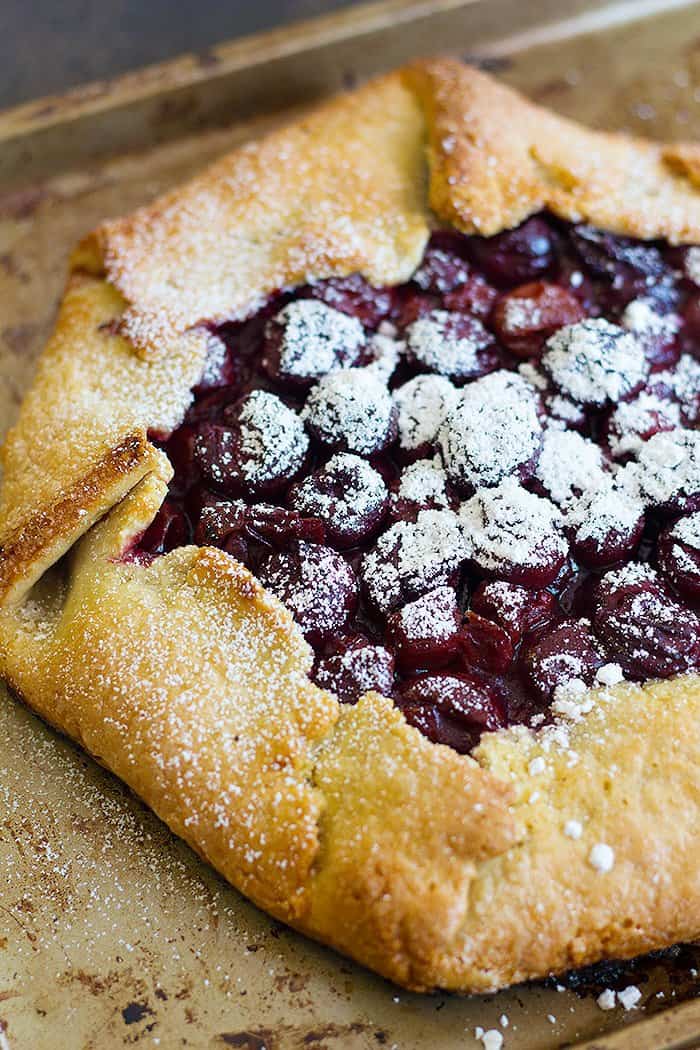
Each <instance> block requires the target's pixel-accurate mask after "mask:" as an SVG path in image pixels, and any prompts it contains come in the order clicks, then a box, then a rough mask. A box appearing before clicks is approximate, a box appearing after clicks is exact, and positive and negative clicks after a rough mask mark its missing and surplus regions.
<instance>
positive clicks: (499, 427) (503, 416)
mask: <svg viewBox="0 0 700 1050" xmlns="http://www.w3.org/2000/svg"><path fill="white" fill-rule="evenodd" d="M541 436H542V427H541V426H540V421H539V419H538V416H537V396H536V394H535V392H534V391H533V388H532V386H530V384H529V383H528V382H527V381H526V380H524V379H523V378H522V376H519V375H517V374H515V373H513V372H506V371H500V372H493V373H492V374H491V375H488V376H484V378H483V379H479V380H477V381H476V382H475V383H470V384H469V386H467V387H466V388H465V390H464V392H463V393H462V396H461V398H460V399H459V401H458V402H457V403H456V404H455V406H454V408H453V409H452V411H451V412H450V413H449V414H448V416H447V418H446V419H445V422H444V423H443V425H442V427H441V428H440V433H439V436H438V442H439V445H440V448H441V451H442V456H443V459H444V462H445V467H446V469H447V474H448V477H449V478H450V479H451V480H452V481H454V482H455V484H457V485H461V486H462V487H467V488H468V487H473V488H479V487H480V486H482V485H487V486H489V485H498V484H499V482H500V481H502V480H503V478H505V477H507V476H508V475H510V474H515V473H516V472H517V471H520V470H521V469H522V468H524V467H525V466H526V464H528V463H529V461H530V460H533V459H534V457H535V456H536V455H537V453H538V451H539V447H540V441H541Z"/></svg>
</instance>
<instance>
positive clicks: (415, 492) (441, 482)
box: [397, 456, 449, 507]
mask: <svg viewBox="0 0 700 1050" xmlns="http://www.w3.org/2000/svg"><path fill="white" fill-rule="evenodd" d="M446 486H447V475H446V474H445V469H444V467H443V466H442V463H441V461H440V457H439V456H435V457H434V458H433V459H417V460H416V461H415V463H409V465H408V466H407V467H404V468H403V470H402V471H401V477H400V478H399V488H398V493H397V495H398V496H399V497H400V498H401V499H405V500H410V501H411V502H413V503H419V504H424V503H429V504H431V505H433V506H436V507H447V506H448V505H449V499H448V496H447V488H446Z"/></svg>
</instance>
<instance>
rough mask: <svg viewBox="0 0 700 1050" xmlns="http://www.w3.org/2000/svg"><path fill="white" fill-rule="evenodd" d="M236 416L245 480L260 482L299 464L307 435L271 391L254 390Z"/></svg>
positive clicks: (293, 469)
mask: <svg viewBox="0 0 700 1050" xmlns="http://www.w3.org/2000/svg"><path fill="white" fill-rule="evenodd" d="M238 419H239V427H240V444H239V452H240V466H241V473H242V474H243V476H244V477H245V478H246V480H247V481H249V482H250V483H251V484H254V485H260V484H264V483H265V482H266V481H272V480H274V479H276V478H278V477H280V476H289V477H291V476H292V475H293V474H295V473H296V472H297V471H298V470H299V469H300V468H301V465H302V463H303V462H304V457H305V455H306V452H307V449H308V447H309V439H308V437H307V435H306V434H305V433H304V428H303V426H302V423H301V420H300V419H299V416H298V415H297V414H296V412H293V411H292V409H291V408H288V407H287V405H285V404H284V402H283V401H281V400H280V399H279V398H278V397H277V396H276V395H275V394H271V393H269V391H267V390H254V391H253V392H252V393H251V394H249V395H248V397H247V398H246V399H245V401H244V402H243V404H242V406H241V410H240V414H239V417H238Z"/></svg>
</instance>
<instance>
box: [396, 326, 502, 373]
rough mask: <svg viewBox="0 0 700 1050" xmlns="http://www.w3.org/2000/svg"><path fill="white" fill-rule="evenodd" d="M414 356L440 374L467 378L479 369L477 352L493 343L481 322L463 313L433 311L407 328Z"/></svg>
mask: <svg viewBox="0 0 700 1050" xmlns="http://www.w3.org/2000/svg"><path fill="white" fill-rule="evenodd" d="M406 343H407V347H408V350H409V352H410V353H411V355H412V356H413V358H414V359H415V360H416V361H417V362H418V364H420V365H422V366H423V367H424V368H428V369H429V370H430V371H431V372H437V373H438V374H439V375H444V376H455V377H458V378H467V377H469V376H473V375H477V374H478V373H479V372H480V371H482V368H481V365H480V362H479V352H480V351H481V350H485V349H486V348H487V347H489V346H491V345H492V343H493V336H492V335H491V333H490V332H488V331H487V330H486V329H485V328H484V326H483V325H482V324H481V322H480V321H477V320H476V318H474V317H469V316H467V315H465V314H457V315H455V314H450V313H449V312H448V311H447V310H433V311H432V312H431V313H429V314H428V315H427V317H421V318H419V319H418V320H417V321H414V322H413V324H411V325H409V326H408V328H407V329H406Z"/></svg>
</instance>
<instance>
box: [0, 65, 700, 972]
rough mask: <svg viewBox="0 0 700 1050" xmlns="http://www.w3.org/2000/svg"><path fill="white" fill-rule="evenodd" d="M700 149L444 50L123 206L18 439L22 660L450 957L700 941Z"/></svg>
mask: <svg viewBox="0 0 700 1050" xmlns="http://www.w3.org/2000/svg"><path fill="white" fill-rule="evenodd" d="M426 155H427V187H426ZM698 171H700V148H698V147H695V146H692V145H678V146H673V147H663V146H655V145H652V144H650V143H644V142H640V141H637V140H632V139H628V138H625V137H622V136H612V135H604V134H601V133H594V132H588V131H585V130H584V129H582V128H579V127H578V126H576V125H573V124H571V123H569V122H567V121H564V120H562V119H561V118H558V117H555V116H554V115H552V114H549V113H547V112H546V111H543V110H541V109H538V108H537V107H534V106H532V105H531V104H530V103H528V102H526V101H525V100H524V99H521V98H520V97H519V96H517V95H514V94H512V93H511V92H509V91H508V90H507V89H506V88H503V87H501V86H500V85H498V84H497V83H495V82H494V81H492V80H490V79H489V78H487V77H484V76H483V75H481V74H480V73H477V72H476V71H474V70H470V69H468V68H467V67H464V66H461V65H458V64H456V63H452V62H448V61H438V62H432V63H430V62H428V63H419V64H417V65H415V66H413V67H410V68H409V69H407V70H403V71H400V72H399V73H397V74H393V75H391V76H389V77H386V78H383V79H382V80H378V81H375V82H373V83H371V84H370V85H368V86H367V87H366V88H363V89H361V90H360V91H358V92H355V93H353V94H350V95H348V96H346V97H344V98H342V99H339V100H336V101H334V102H332V103H330V104H329V105H328V106H326V107H325V108H323V109H321V110H319V111H318V112H317V113H315V114H313V115H312V116H310V117H309V118H308V119H307V120H306V121H305V122H303V123H301V124H298V125H294V126H292V127H290V128H288V129H283V130H282V131H279V132H276V133H274V134H273V135H271V136H270V137H269V138H268V139H265V140H263V141H261V142H259V143H253V144H251V145H249V146H246V147H244V148H243V149H241V150H239V151H237V152H235V153H233V154H231V155H230V156H228V157H225V158H223V159H222V160H221V161H219V162H218V163H217V164H216V165H214V167H213V168H211V169H210V170H209V171H207V172H205V173H204V174H203V175H201V176H199V177H198V178H196V179H194V180H193V181H192V182H191V183H189V184H188V185H186V186H184V187H182V188H181V189H179V190H175V191H173V193H171V194H170V195H169V196H167V197H165V198H162V199H160V200H159V201H156V202H155V203H154V204H153V205H151V206H150V207H148V208H145V209H143V210H142V211H140V212H137V213H136V214H135V215H134V216H131V217H129V218H127V219H124V220H116V221H113V222H107V223H105V224H104V225H103V226H102V227H100V229H99V230H97V231H96V232H95V233H94V234H91V235H90V236H89V237H87V238H86V239H85V241H84V242H83V243H82V244H81V245H80V246H79V247H78V249H76V252H75V253H74V256H73V261H72V272H71V278H70V281H69V284H68V287H67V290H66V294H65V297H64V301H63V304H62V307H61V312H60V315H59V319H58V322H57V326H56V331H55V333H54V336H53V337H52V340H51V341H50V343H49V346H48V347H47V350H46V352H45V354H44V357H43V359H42V362H41V365H40V369H39V373H38V376H37V379H36V381H35V383H34V386H33V388H32V389H31V390H30V392H29V393H28V395H27V398H26V401H25V404H24V406H23V409H22V413H21V416H20V419H19V422H18V424H17V425H16V427H15V428H14V429H13V430H12V431H11V433H10V435H9V436H8V440H7V442H6V446H5V449H4V465H5V481H4V486H3V490H2V496H1V500H2V502H1V503H0V538H1V543H2V547H1V549H0V596H1V598H2V603H3V609H2V611H0V672H2V674H3V676H4V677H5V678H6V679H7V680H8V682H9V683H10V685H11V686H12V687H13V688H14V689H15V690H16V691H17V693H19V694H20V695H21V696H22V697H23V698H24V699H25V700H26V701H27V702H28V703H29V704H31V705H32V706H33V707H34V708H36V709H37V710H38V711H39V712H40V713H41V714H43V715H44V716H45V717H46V718H48V719H49V720H50V721H51V722H53V723H54V724H55V725H57V726H58V727H59V728H61V729H63V730H64V731H65V732H67V733H69V734H70V735H72V736H73V737H75V738H76V739H78V740H79V741H80V742H81V743H83V744H84V746H85V747H86V748H87V749H88V750H89V751H91V752H92V753H93V754H95V755H96V756H97V757H98V758H99V759H100V760H101V761H102V762H104V763H105V764H106V765H108V766H109V767H110V768H111V769H113V770H114V771H115V772H116V773H117V774H118V775H119V776H121V777H123V778H124V779H125V780H126V781H127V783H128V784H129V785H130V786H131V787H132V788H133V789H134V790H135V791H137V792H138V793H139V794H140V795H141V796H142V797H143V798H144V799H145V800H146V801H148V802H149V804H151V805H152V806H153V808H154V809H155V810H156V812H158V813H159V814H160V815H161V816H162V817H163V819H164V820H166V821H167V822H168V824H169V825H170V826H171V827H172V828H173V830H174V831H176V832H177V833H178V834H180V835H182V836H183V837H184V838H185V839H186V840H187V841H188V842H189V843H190V844H191V845H192V846H193V847H194V848H195V849H196V850H197V851H198V852H199V853H200V854H201V855H202V856H204V857H205V858H207V859H208V860H210V861H211V862H212V863H213V864H214V865H215V866H216V867H217V868H219V870H220V871H222V873H223V874H224V875H225V876H226V877H227V878H228V879H229V880H230V881H231V882H232V883H233V884H234V885H235V886H237V887H238V888H240V889H241V890H242V891H243V892H245V893H246V894H247V895H248V896H250V897H251V898H252V899H253V900H255V901H256V902H257V903H259V904H260V905H261V906H263V907H264V908H266V909H267V910H268V911H270V912H271V913H272V914H274V915H276V916H279V917H280V918H282V919H284V920H285V921H287V922H289V923H291V924H292V925H294V926H296V927H297V928H299V929H301V930H304V931H306V932H309V933H311V934H312V935H313V936H315V937H317V938H319V939H322V940H325V941H327V942H328V943H330V944H332V945H334V946H336V947H338V948H340V949H341V950H343V951H345V952H347V953H349V954H351V955H353V956H355V957H356V958H358V959H359V960H361V961H362V962H364V963H366V964H368V965H370V966H372V967H374V968H375V969H376V970H378V971H379V972H381V973H383V974H386V975H387V976H389V977H391V978H392V979H393V980H395V981H398V982H400V983H403V984H405V985H407V986H409V987H412V988H419V989H422V988H430V987H434V986H441V987H446V988H453V989H457V990H461V991H472V990H487V989H488V990H490V989H494V988H497V987H499V986H502V985H504V984H508V983H512V982H515V981H519V980H523V979H526V978H530V977H536V976H541V975H544V974H546V973H549V972H553V971H558V970H563V969H565V968H568V967H571V966H576V965H581V964H584V963H587V962H590V961H594V960H597V959H601V958H604V957H615V956H630V955H633V954H635V953H639V952H641V951H644V950H648V949H650V948H654V947H660V946H663V945H667V944H671V943H673V942H675V941H677V940H680V939H683V938H692V937H695V936H697V935H699V934H700V885H699V884H698V878H699V876H698V871H697V863H696V859H697V847H698V841H697V827H698V826H699V821H698V818H700V799H699V797H698V792H697V774H696V770H697V761H698V757H699V756H700V739H699V734H698V724H699V723H698V705H699V700H700V689H699V688H698V682H699V681H700V679H698V678H697V676H696V672H697V671H698V670H699V669H700V613H699V610H698V601H699V600H700V429H699V428H698V423H700V248H698V247H695V246H694V244H696V243H698V242H700V193H699V192H698V188H697V181H698V174H697V173H698Z"/></svg>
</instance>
